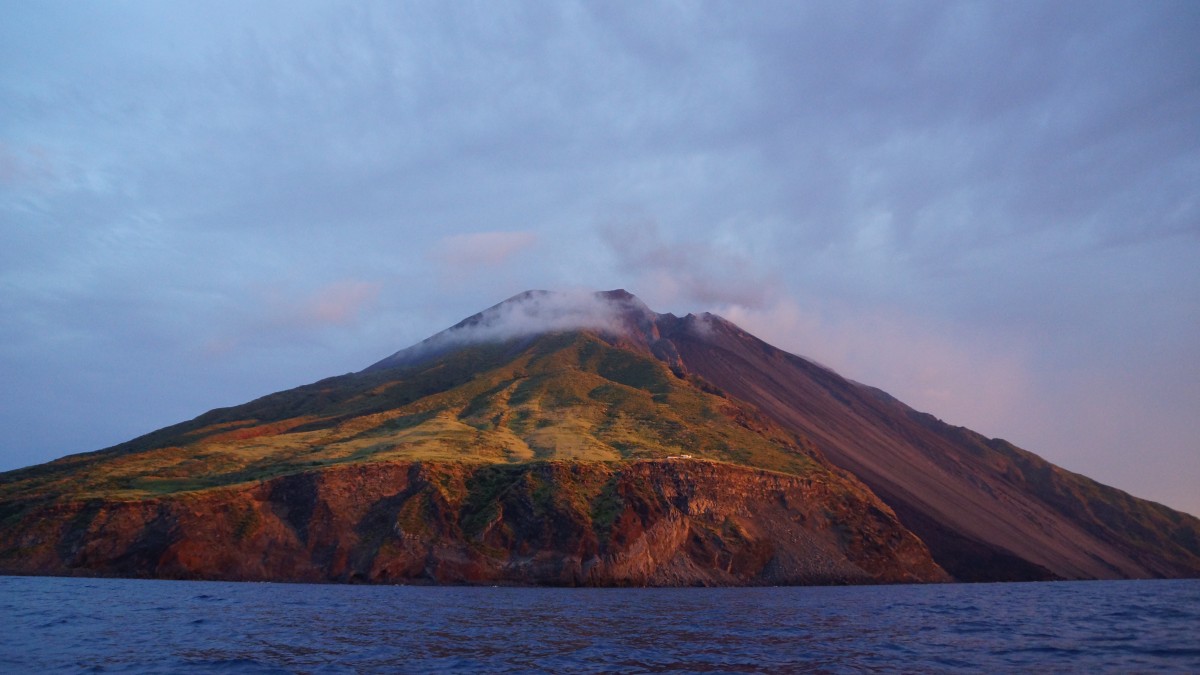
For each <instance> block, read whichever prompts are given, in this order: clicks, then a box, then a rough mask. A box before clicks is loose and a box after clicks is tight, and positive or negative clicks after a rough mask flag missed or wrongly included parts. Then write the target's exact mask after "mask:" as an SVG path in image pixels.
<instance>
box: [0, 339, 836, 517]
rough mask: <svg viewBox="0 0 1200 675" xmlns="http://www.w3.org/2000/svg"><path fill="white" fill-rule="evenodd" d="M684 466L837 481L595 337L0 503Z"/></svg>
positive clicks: (205, 434) (92, 459)
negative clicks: (513, 470)
mask: <svg viewBox="0 0 1200 675" xmlns="http://www.w3.org/2000/svg"><path fill="white" fill-rule="evenodd" d="M682 454H688V455H692V456H694V457H696V458H705V459H711V460H717V461H723V462H731V463H736V464H741V465H746V466H752V467H757V468H763V469H770V470H774V471H781V472H786V473H791V474H796V475H806V476H808V475H811V476H820V475H825V474H827V473H829V472H830V471H832V469H830V468H828V465H826V464H825V463H824V462H823V461H822V460H820V459H819V455H818V454H817V451H816V450H815V449H814V448H813V446H812V445H811V444H810V443H808V442H807V441H806V440H805V439H803V438H800V437H797V436H795V435H794V434H790V433H788V432H785V431H783V430H781V429H780V428H779V427H778V426H775V425H773V424H771V423H769V422H767V421H766V420H765V419H764V418H762V417H761V416H759V415H758V414H757V413H756V412H755V411H754V410H753V409H749V408H747V407H746V406H745V405H744V404H740V403H737V402H734V401H732V400H729V399H727V398H725V397H724V396H723V395H722V394H721V393H720V392H719V391H716V390H714V389H713V388H712V387H710V386H707V385H706V384H705V383H703V382H701V381H698V380H696V379H695V378H691V379H688V378H681V377H679V376H677V375H675V374H674V373H673V372H672V371H671V370H670V369H669V368H668V367H667V366H666V365H665V364H664V363H662V362H661V361H658V360H657V359H655V358H654V357H653V356H651V355H650V354H644V353H639V352H637V351H634V350H631V349H627V348H621V347H619V346H615V345H613V344H610V343H608V342H606V341H605V340H603V339H601V337H599V336H598V335H596V334H594V333H590V332H564V333H551V334H544V335H540V336H538V337H536V338H525V339H517V340H510V341H507V342H499V343H487V344H475V345H468V346H464V347H462V348H460V349H458V350H455V351H453V352H451V353H448V354H444V355H440V356H439V358H437V359H436V360H431V361H429V362H427V363H424V364H418V365H412V366H406V367H401V368H396V369H391V370H383V371H364V372H363V373H359V374H351V375H345V376H341V377H335V378H330V379H327V380H322V381H320V382H317V383H314V384H311V385H306V386H303V387H299V388H296V389H292V390H289V391H285V392H280V393H277V394H272V395H270V396H266V397H263V398H261V399H258V400H255V401H252V402H250V403H247V404H245V405H241V406H236V407H232V408H223V409H218V410H214V411H211V412H209V413H206V414H204V415H201V416H200V417H198V418H196V419H194V420H192V421H190V422H185V423H183V424H179V425H175V426H173V427H168V428H166V429H162V430H160V431H157V432H154V433H152V434H148V435H147V436H143V437H141V438H138V439H135V440H133V441H130V442H128V443H125V444H122V445H118V446H115V447H113V448H110V449H107V450H102V451H99V452H95V453H89V454H84V455H75V456H71V457H66V458H63V459H61V460H58V461H56V462H51V463H49V464H45V465H41V466H37V467H31V468H29V469H25V470H21V471H16V472H10V473H9V474H8V475H6V476H5V480H4V481H3V483H0V500H3V501H22V500H23V499H25V498H34V499H38V500H39V501H42V500H45V499H47V498H51V499H52V498H55V497H58V496H63V497H69V498H71V499H86V498H118V499H136V498H142V497H148V496H159V495H166V494H172V493H178V492H184V491H190V490H201V489H207V488H213V487H218V486H227V485H235V484H240V483H247V482H252V481H261V480H265V479H269V478H273V477H277V476H282V475H288V474H293V473H298V472H304V471H311V470H314V469H319V468H321V467H327V466H333V465H340V464H350V463H362V462H379V461H414V460H415V461H434V462H463V461H466V462H481V463H516V462H527V461H535V460H552V459H561V460H575V461H589V462H595V461H600V462H609V461H622V460H634V459H649V458H664V457H669V456H672V455H682Z"/></svg>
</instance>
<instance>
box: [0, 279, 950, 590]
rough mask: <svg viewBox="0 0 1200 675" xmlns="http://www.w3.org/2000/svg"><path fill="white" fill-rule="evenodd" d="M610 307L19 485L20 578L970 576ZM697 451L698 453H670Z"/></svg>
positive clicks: (182, 431)
mask: <svg viewBox="0 0 1200 675" xmlns="http://www.w3.org/2000/svg"><path fill="white" fill-rule="evenodd" d="M529 297H530V296H528V295H525V296H519V298H518V299H516V300H514V301H512V302H523V301H525V300H528V299H529ZM601 298H602V299H603V301H604V302H605V303H615V304H606V305H605V307H607V308H608V309H610V310H611V309H613V308H615V309H616V311H611V312H608V313H606V314H605V316H604V317H602V318H603V319H604V321H602V322H599V323H597V322H596V317H582V319H586V321H583V320H581V317H574V318H570V320H568V321H566V322H565V323H561V324H559V327H561V328H564V329H565V330H563V331H561V332H549V333H546V332H536V331H535V332H528V331H525V332H519V331H518V332H516V333H503V332H497V331H493V332H492V334H489V335H487V338H488V339H487V340H485V341H483V342H478V341H474V340H463V339H459V338H460V337H461V336H458V337H454V338H453V339H449V338H448V336H446V335H442V337H441V338H439V339H438V340H434V342H435V343H437V344H436V345H435V346H436V347H437V348H430V347H431V345H430V344H424V345H423V346H419V349H416V348H414V349H415V351H414V350H406V351H405V352H402V353H401V354H399V355H397V356H394V357H391V359H390V360H389V361H388V362H386V363H384V364H381V365H377V366H375V367H372V368H369V369H367V370H366V371H363V372H362V373H357V374H351V375H345V376H341V377H336V378H330V379H328V380H323V381H321V382H317V383H314V384H312V385H307V386H304V387H299V388H297V389H294V390H291V391H287V392H280V393H278V394H272V395H270V396H266V397H263V398H261V399H258V400H256V401H252V402H250V403H247V404H245V405H241V406H236V407H233V408H225V409H219V410H214V411H212V412H210V413H206V414H205V415H201V416H200V417H198V418H196V419H195V420H192V421H190V422H185V423H182V424H179V425H175V426H173V427H168V428H166V429H162V430H160V431H157V432H154V433H151V434H148V435H146V436H144V437H141V438H138V439H135V440H133V441H130V442H128V443H125V444H122V445H119V446H116V447H114V448H110V449H108V450H104V451H100V452H96V453H90V454H85V455H76V456H73V457H67V458H64V459H62V460H59V461H56V462H52V463H50V464H46V465H42V466H39V467H32V468H29V469H24V470H20V471H15V472H9V473H7V474H4V475H3V476H2V477H0V570H6V571H9V572H20V573H53V574H74V573H90V574H123V575H138V576H165V577H189V578H224V579H285V580H334V581H337V580H360V579H361V580H368V581H396V580H413V581H422V580H423V581H441V582H461V581H497V580H503V581H512V582H522V581H523V582H528V583H588V584H643V583H646V584H694V583H699V584H715V583H720V584H734V583H847V582H855V583H861V582H870V581H937V580H943V579H946V578H947V577H946V575H945V573H944V572H943V571H942V570H941V569H940V568H939V567H938V566H937V565H936V564H935V563H934V562H933V561H932V559H931V558H930V556H929V553H928V550H927V548H926V547H925V545H924V544H923V543H922V542H921V541H920V540H919V539H918V538H917V537H915V536H914V535H912V534H911V533H910V532H908V531H907V530H905V529H904V528H903V527H902V526H901V525H900V524H899V522H898V521H897V519H896V517H895V515H894V513H893V512H892V511H891V509H890V508H889V507H888V506H886V505H885V504H883V503H882V502H881V501H879V500H878V498H877V497H875V495H873V494H872V493H871V492H870V490H869V489H867V488H866V487H865V486H863V485H862V484H861V483H860V482H859V481H857V480H856V479H854V478H853V477H852V476H849V475H847V474H845V473H844V472H842V471H840V470H838V469H836V468H834V467H832V466H831V465H830V464H828V462H827V460H825V458H824V457H823V456H822V455H821V453H820V452H819V451H817V450H816V448H815V446H813V444H812V443H811V442H809V441H808V440H807V439H806V438H804V437H803V436H801V435H797V434H795V433H793V432H790V431H787V430H785V429H783V428H782V427H780V426H778V425H776V424H774V423H772V422H771V421H770V420H768V419H766V418H764V417H762V416H761V415H759V414H758V413H757V412H756V411H755V410H754V409H753V407H751V406H746V405H743V404H741V403H739V402H737V401H733V400H730V399H728V398H725V397H722V396H719V395H717V394H715V393H713V392H712V391H706V390H705V385H703V383H701V382H699V381H697V380H695V379H694V378H689V377H688V376H687V375H686V373H684V372H683V371H682V370H681V369H680V368H679V366H678V363H676V364H675V366H674V367H673V366H672V364H671V362H672V353H671V350H670V348H669V343H665V342H664V341H663V339H662V337H661V336H660V335H658V328H657V326H656V321H657V320H658V319H659V317H658V316H657V315H654V314H653V313H651V312H649V310H646V309H645V308H644V306H642V305H641V304H640V303H639V302H637V301H636V299H634V298H632V297H631V296H628V295H627V294H625V295H620V294H617V295H614V294H607V295H603V296H601ZM522 299H524V300H522ZM572 307H574V305H572V304H571V303H568V304H566V305H563V306H562V307H552V308H551V309H553V310H554V311H555V312H558V311H559V310H563V311H565V312H566V313H567V314H568V315H571V314H572V313H573V312H574V310H573V309H572ZM511 309H512V308H511V306H506V305H503V304H502V305H500V306H497V308H493V314H492V315H486V314H485V315H480V318H476V319H475V320H474V321H473V322H471V323H470V324H469V325H470V326H472V327H475V328H478V327H480V326H484V325H485V324H487V321H488V320H490V319H489V316H491V318H496V316H495V314H496V312H500V313H504V312H508V311H509V310H511ZM511 319H512V317H511V316H508V317H507V318H505V319H503V321H500V322H499V323H495V324H491V325H490V328H489V330H491V329H495V328H498V327H499V328H504V327H505V326H509V327H511V325H513V324H512V321H511ZM506 322H507V323H506ZM586 324H593V325H595V326H597V327H588V326H587V325H586ZM460 330H461V328H460ZM435 337H436V336H435ZM674 361H676V362H677V361H678V358H677V355H675V356H674ZM682 454H688V455H692V456H693V457H694V459H665V458H668V457H671V456H677V455H682ZM706 460H707V461H706ZM563 461H566V462H569V464H562V462H563ZM738 465H741V466H738ZM489 467H496V468H489ZM742 467H757V468H756V469H748V468H742ZM761 469H768V470H770V471H763V470H761Z"/></svg>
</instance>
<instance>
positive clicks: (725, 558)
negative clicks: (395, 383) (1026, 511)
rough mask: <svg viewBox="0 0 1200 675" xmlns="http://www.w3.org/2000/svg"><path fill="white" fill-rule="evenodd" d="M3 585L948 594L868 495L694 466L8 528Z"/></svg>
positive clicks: (381, 472) (78, 517) (411, 472)
mask: <svg viewBox="0 0 1200 675" xmlns="http://www.w3.org/2000/svg"><path fill="white" fill-rule="evenodd" d="M6 520H7V522H8V523H9V524H8V526H6V527H5V528H4V530H3V538H2V539H0V571H3V572H6V573H17V574H55V575H101V576H109V575H112V576H131V577H156V578H178V579H225V580H275V581H309V582H328V581H333V582H356V581H361V582H379V583H521V584H530V583H532V584H551V585H597V586H629V585H634V586H641V585H656V586H681V585H748V584H845V583H881V582H923V581H944V580H948V578H949V577H948V576H947V575H946V573H945V572H944V571H942V569H941V568H940V567H938V565H937V564H936V563H934V562H933V560H932V559H931V558H930V556H929V552H928V550H927V549H926V548H925V546H924V544H923V543H922V542H921V541H920V540H919V539H917V538H916V537H915V536H913V535H912V534H911V533H910V532H908V531H907V530H905V529H904V528H903V527H902V526H901V525H900V524H899V523H898V522H897V520H896V518H895V515H894V514H893V513H892V512H891V510H890V509H889V508H888V507H887V506H885V505H884V504H882V503H881V502H879V501H878V500H877V499H875V498H874V497H873V496H872V495H871V494H870V493H869V492H867V491H865V490H864V491H862V492H860V493H857V494H854V493H847V492H846V491H844V490H842V489H840V488H839V489H831V488H830V486H828V485H825V484H823V483H822V482H820V481H815V480H807V479H803V478H800V477H796V476H789V475H785V474H778V473H772V472H766V471H758V470H754V469H747V468H742V467H736V466H731V465H726V464H720V463H716V462H707V461H699V460H661V461H641V462H633V463H627V464H603V463H566V462H537V463H529V464H518V465H478V464H475V465H468V464H441V463H434V464H430V463H407V462H398V463H372V464H359V465H349V466H343V467H335V468H329V469H325V470H321V471H317V472H311V473H303V474H296V475H290V476H285V477H280V478H275V479H272V480H268V481H265V482H262V483H258V484H253V485H244V486H236V487H229V488H218V489H212V490H205V491H200V492H190V493H184V494H179V495H172V496H168V497H162V498H157V499H143V500H135V501H90V502H62V503H54V504H46V505H42V506H34V505H28V506H26V507H25V508H24V509H23V510H22V512H20V513H14V512H10V513H8V518H7V519H6Z"/></svg>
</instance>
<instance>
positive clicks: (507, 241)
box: [434, 231, 537, 268]
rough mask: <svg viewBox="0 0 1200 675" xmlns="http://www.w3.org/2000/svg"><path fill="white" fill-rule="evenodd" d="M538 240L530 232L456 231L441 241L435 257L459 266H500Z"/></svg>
mask: <svg viewBox="0 0 1200 675" xmlns="http://www.w3.org/2000/svg"><path fill="white" fill-rule="evenodd" d="M536 242H537V235H536V234H534V233H533V232H528V231H513V232H474V233H471V234H454V235H450V236H448V237H444V238H443V239H442V240H441V241H440V242H439V243H438V246H437V249H436V252H435V253H434V258H436V259H437V260H438V261H440V262H443V263H445V264H447V265H450V266H452V267H456V268H463V267H466V268H473V267H481V266H483V267H498V266H501V265H504V264H505V263H507V262H508V261H509V260H511V259H512V258H513V256H515V255H517V254H518V253H521V252H522V251H525V250H527V249H529V248H530V247H532V246H533V245H534V244H535V243H536Z"/></svg>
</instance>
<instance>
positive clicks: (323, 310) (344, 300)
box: [296, 279, 380, 326]
mask: <svg viewBox="0 0 1200 675" xmlns="http://www.w3.org/2000/svg"><path fill="white" fill-rule="evenodd" d="M379 288H380V286H379V284H378V283H375V282H369V281H358V280H354V279H344V280H342V281H337V282H334V283H332V284H330V285H328V286H325V287H324V288H321V289H319V290H317V292H315V293H313V294H312V295H310V296H309V297H308V298H306V299H305V300H304V302H303V303H302V304H301V305H300V306H299V307H298V308H297V312H296V317H297V318H298V319H300V320H301V322H303V323H306V324H308V325H313V326H322V325H346V324H350V323H353V322H355V321H356V320H358V318H359V315H360V314H361V313H362V311H363V310H364V309H366V308H367V307H369V306H370V305H371V304H372V303H373V302H374V301H375V299H376V298H377V297H378V296H379Z"/></svg>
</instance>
